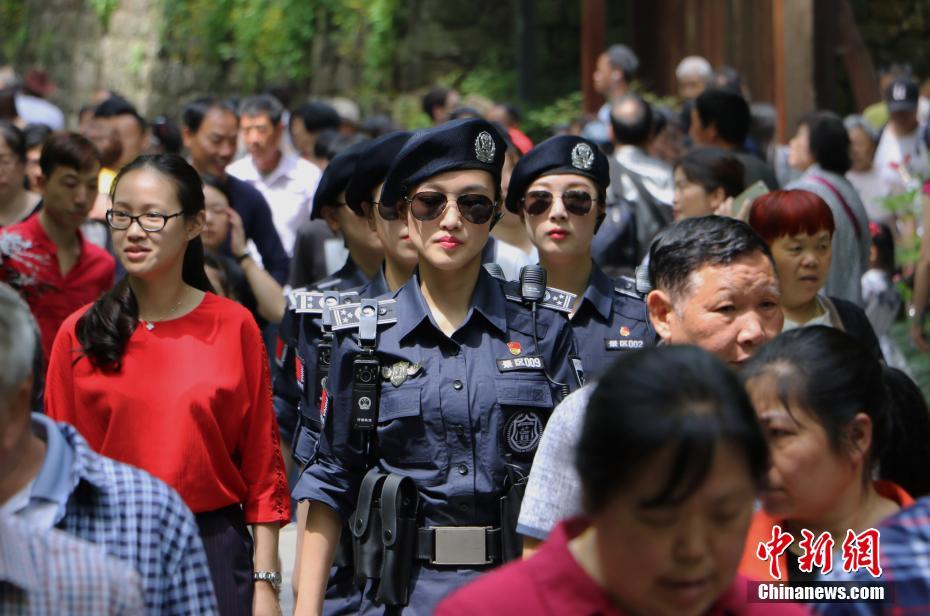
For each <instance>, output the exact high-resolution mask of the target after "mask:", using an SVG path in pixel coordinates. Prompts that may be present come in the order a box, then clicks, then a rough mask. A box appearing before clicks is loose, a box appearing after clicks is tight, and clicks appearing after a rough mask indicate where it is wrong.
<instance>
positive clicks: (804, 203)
mask: <svg viewBox="0 0 930 616" xmlns="http://www.w3.org/2000/svg"><path fill="white" fill-rule="evenodd" d="M749 224H750V225H751V226H752V228H753V229H755V231H756V233H758V234H759V235H760V236H762V239H763V240H765V242H766V243H767V244H768V245H769V247H770V248H771V250H772V256H773V257H774V258H775V270H776V273H777V274H778V285H779V288H780V290H781V307H782V310H783V311H784V313H785V325H784V328H783V331H785V330H789V329H793V328H795V327H803V326H809V325H827V326H830V327H835V328H837V329H840V330H843V331H846V332H847V333H849V334H850V335H852V336H854V337H856V338H858V339H859V340H861V341H862V342H863V344H865V345H866V346H867V347H868V348H869V349H870V350H871V351H872V352H873V354H874V355H875V356H876V357H877V358H879V359H881V358H882V352H881V347H880V346H879V344H878V338H877V337H876V336H875V332H874V331H873V330H872V326H871V325H870V324H869V320H868V318H867V317H866V315H865V313H864V312H863V311H862V309H861V308H859V307H858V306H857V305H855V304H853V303H852V302H850V301H847V300H844V299H840V298H838V297H827V296H826V295H824V294H822V293H821V290H822V289H823V287H824V285H825V284H826V283H827V275H828V273H829V272H830V265H831V262H832V260H833V233H834V231H835V230H836V225H835V223H834V220H833V213H832V211H831V210H830V206H829V205H827V203H826V202H825V201H824V200H823V199H821V198H820V197H819V196H817V195H816V194H814V193H812V192H808V191H806V190H776V191H775V192H771V193H768V194H766V195H762V196H761V197H759V198H758V199H756V200H755V202H753V204H752V207H751V208H750V210H749Z"/></svg>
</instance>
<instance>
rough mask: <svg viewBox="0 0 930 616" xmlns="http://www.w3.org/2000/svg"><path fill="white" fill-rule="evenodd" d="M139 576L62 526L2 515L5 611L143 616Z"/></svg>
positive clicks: (0, 567)
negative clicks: (36, 524) (43, 527)
mask: <svg viewBox="0 0 930 616" xmlns="http://www.w3.org/2000/svg"><path fill="white" fill-rule="evenodd" d="M143 610H144V607H143V602H142V585H141V583H140V581H139V575H138V574H137V573H136V572H135V571H134V570H133V569H132V567H129V566H127V565H126V563H123V562H120V561H118V560H116V559H114V558H111V557H109V556H107V554H106V552H105V551H104V550H103V548H101V547H100V546H96V545H91V544H89V543H86V542H84V541H80V540H78V539H75V538H74V537H70V536H68V535H66V534H65V533H63V532H61V531H57V530H47V531H37V530H35V529H33V528H31V527H30V526H28V525H27V524H26V523H24V522H21V521H19V520H17V519H15V518H3V519H0V614H4V615H5V616H21V615H22V616H26V615H30V616H31V615H36V616H38V615H40V614H41V615H44V614H68V615H70V616H85V615H86V616H98V615H99V616H115V615H119V616H124V615H125V616H129V615H130V614H131V615H136V614H142V613H143Z"/></svg>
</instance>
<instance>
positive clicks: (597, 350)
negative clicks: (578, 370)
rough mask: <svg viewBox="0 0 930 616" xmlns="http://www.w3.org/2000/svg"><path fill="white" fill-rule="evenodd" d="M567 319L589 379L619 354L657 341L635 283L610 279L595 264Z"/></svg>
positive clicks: (630, 280) (604, 368)
mask: <svg viewBox="0 0 930 616" xmlns="http://www.w3.org/2000/svg"><path fill="white" fill-rule="evenodd" d="M570 322H571V325H572V331H574V332H575V339H576V340H577V341H578V355H579V356H580V357H581V363H582V365H583V366H584V370H585V378H586V379H589V380H590V379H593V378H596V377H597V376H599V375H600V374H601V373H603V372H604V371H605V370H607V368H609V367H610V365H611V364H612V363H613V361H614V360H615V359H617V357H619V356H620V353H622V352H624V351H635V350H636V349H642V348H644V347H650V346H655V345H656V342H657V341H658V336H657V334H656V332H655V330H654V329H653V328H652V323H651V322H650V321H649V315H648V312H647V310H646V303H645V302H644V301H643V300H642V298H641V296H640V295H639V293H638V292H637V291H636V283H635V282H634V281H633V280H632V279H629V278H618V279H616V280H611V279H610V278H609V277H608V276H607V274H605V273H604V272H603V270H601V268H600V267H598V266H597V265H596V264H595V265H594V268H593V269H592V270H591V277H590V278H589V279H588V286H587V288H585V292H584V295H582V297H581V300H580V301H579V304H578V309H577V310H576V311H575V314H574V315H572V318H571V321H570Z"/></svg>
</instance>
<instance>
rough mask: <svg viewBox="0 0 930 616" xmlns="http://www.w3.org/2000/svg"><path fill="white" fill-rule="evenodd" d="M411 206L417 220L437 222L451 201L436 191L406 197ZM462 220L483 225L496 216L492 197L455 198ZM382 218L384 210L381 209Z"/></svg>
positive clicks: (467, 196) (474, 195) (411, 211)
mask: <svg viewBox="0 0 930 616" xmlns="http://www.w3.org/2000/svg"><path fill="white" fill-rule="evenodd" d="M404 200H405V201H406V202H407V203H408V204H409V206H410V213H411V214H413V217H414V218H416V219H417V220H421V221H423V220H435V219H436V218H438V217H439V216H440V215H441V214H442V213H443V212H444V211H445V209H446V205H447V204H448V203H449V199H448V198H447V197H446V195H445V194H443V193H441V192H436V191H425V192H418V193H417V194H415V195H414V196H412V197H404ZM455 204H456V205H457V206H458V208H459V213H460V214H461V215H462V218H464V219H465V220H467V221H468V222H470V223H474V224H476V225H483V224H484V223H486V222H488V221H489V220H491V216H493V215H494V207H495V205H496V204H495V203H494V201H493V200H492V199H491V198H490V197H486V196H485V195H479V194H471V193H469V194H464V195H459V196H458V197H456V198H455ZM379 213H381V215H382V217H384V212H383V210H381V209H379Z"/></svg>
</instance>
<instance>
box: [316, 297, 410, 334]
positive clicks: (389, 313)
mask: <svg viewBox="0 0 930 616" xmlns="http://www.w3.org/2000/svg"><path fill="white" fill-rule="evenodd" d="M371 301H372V302H373V301H374V300H371ZM377 304H378V308H377V310H378V325H387V324H389V323H397V300H396V299H382V300H378V302H377ZM361 309H362V304H360V303H350V304H341V305H338V306H333V307H332V308H330V312H331V313H332V317H333V331H334V332H337V331H341V330H344V329H358V327H359V323H360V322H361Z"/></svg>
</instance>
